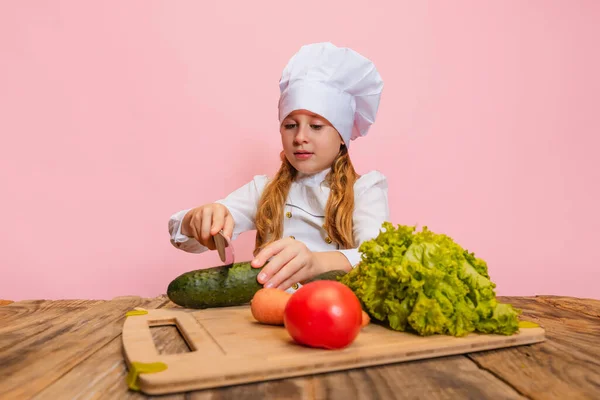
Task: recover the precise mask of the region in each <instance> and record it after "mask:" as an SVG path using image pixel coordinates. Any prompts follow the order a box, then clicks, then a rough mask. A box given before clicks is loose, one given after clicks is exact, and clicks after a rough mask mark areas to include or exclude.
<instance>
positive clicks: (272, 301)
mask: <svg viewBox="0 0 600 400" xmlns="http://www.w3.org/2000/svg"><path fill="white" fill-rule="evenodd" d="M290 296H291V293H288V292H286V291H284V290H281V289H276V288H262V289H260V290H259V291H258V292H256V293H255V294H254V297H253V298H252V301H251V302H250V309H251V311H252V316H253V317H254V319H256V320H257V321H258V322H260V323H263V324H269V325H283V312H284V310H285V305H286V304H287V302H288V300H289V298H290Z"/></svg>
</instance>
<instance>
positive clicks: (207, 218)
mask: <svg viewBox="0 0 600 400" xmlns="http://www.w3.org/2000/svg"><path fill="white" fill-rule="evenodd" d="M212 215H213V214H212V209H211V208H210V207H205V208H204V209H203V210H202V224H201V228H200V237H201V238H202V242H203V243H208V239H210V237H211V234H210V226H211V225H212Z"/></svg>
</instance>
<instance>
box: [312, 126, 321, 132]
mask: <svg viewBox="0 0 600 400" xmlns="http://www.w3.org/2000/svg"><path fill="white" fill-rule="evenodd" d="M310 127H311V128H313V129H314V130H315V131H318V130H320V129H321V128H322V127H323V125H311V126H310Z"/></svg>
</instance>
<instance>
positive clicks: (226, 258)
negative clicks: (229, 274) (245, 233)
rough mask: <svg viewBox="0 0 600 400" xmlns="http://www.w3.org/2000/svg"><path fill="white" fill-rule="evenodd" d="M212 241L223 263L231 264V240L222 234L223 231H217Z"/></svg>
mask: <svg viewBox="0 0 600 400" xmlns="http://www.w3.org/2000/svg"><path fill="white" fill-rule="evenodd" d="M214 241H215V246H216V247H217V251H218V252H219V258H220V259H221V261H222V262H223V263H225V264H233V261H234V252H233V245H232V244H231V241H230V240H229V239H228V238H227V237H226V236H225V235H224V234H223V231H219V232H217V234H216V235H215V236H214Z"/></svg>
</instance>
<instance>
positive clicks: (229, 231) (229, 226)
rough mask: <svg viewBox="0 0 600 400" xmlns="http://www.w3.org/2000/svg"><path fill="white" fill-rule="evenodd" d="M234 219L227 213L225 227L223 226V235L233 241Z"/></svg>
mask: <svg viewBox="0 0 600 400" xmlns="http://www.w3.org/2000/svg"><path fill="white" fill-rule="evenodd" d="M234 225H235V224H234V222H233V217H232V216H231V214H230V213H227V216H226V217H225V225H224V226H223V234H224V235H225V236H226V237H227V238H228V239H229V240H231V236H233V227H234Z"/></svg>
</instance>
